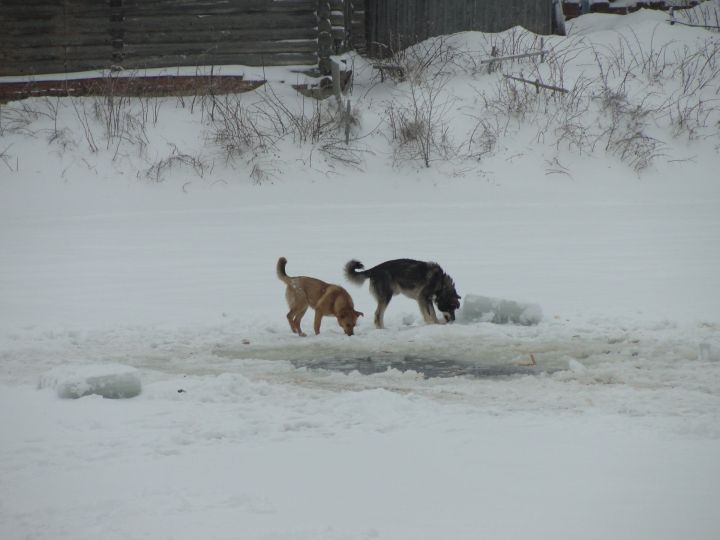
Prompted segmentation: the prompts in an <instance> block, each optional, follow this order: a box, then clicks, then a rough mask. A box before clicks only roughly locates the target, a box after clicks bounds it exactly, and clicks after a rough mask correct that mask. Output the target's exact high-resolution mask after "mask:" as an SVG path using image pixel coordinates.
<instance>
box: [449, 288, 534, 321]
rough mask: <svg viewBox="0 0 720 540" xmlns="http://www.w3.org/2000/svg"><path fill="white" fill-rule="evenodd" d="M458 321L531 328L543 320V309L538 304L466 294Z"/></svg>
mask: <svg viewBox="0 0 720 540" xmlns="http://www.w3.org/2000/svg"><path fill="white" fill-rule="evenodd" d="M457 320H458V322H460V323H472V322H492V323H496V324H508V323H510V324H521V325H524V326H531V325H534V324H538V323H539V322H540V321H541V320H542V309H541V308H540V306H539V305H537V304H526V303H521V302H515V301H513V300H503V299H502V298H490V297H488V296H480V295H476V294H466V295H465V300H464V302H463V305H462V308H460V311H459V312H458V315H457Z"/></svg>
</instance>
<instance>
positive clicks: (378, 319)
mask: <svg viewBox="0 0 720 540" xmlns="http://www.w3.org/2000/svg"><path fill="white" fill-rule="evenodd" d="M363 268H365V267H364V266H363V264H362V263H361V262H360V261H356V260H352V261H350V262H348V263H347V264H346V265H345V277H347V278H348V280H350V281H351V282H353V283H355V284H356V285H362V284H363V283H364V282H365V280H366V279H368V278H369V279H370V292H371V293H372V294H373V296H374V297H375V300H377V303H378V306H377V309H376V310H375V327H377V328H384V325H383V315H384V314H385V309H386V308H387V306H388V304H389V303H390V300H391V299H392V297H393V296H395V295H396V294H400V293H402V294H404V295H405V296H408V297H410V298H413V299H415V300H417V303H418V305H419V306H420V313H421V314H422V316H423V319H424V320H425V322H426V323H438V322H440V321H438V319H437V317H436V315H435V308H433V302H435V304H437V307H438V309H439V310H440V311H441V312H442V313H443V315H444V316H445V321H446V322H450V321H454V320H455V310H456V309H459V308H460V296H459V295H458V293H457V292H456V291H455V283H453V280H452V278H451V277H450V276H448V275H447V274H446V273H445V272H444V271H443V269H442V268H440V265H439V264H437V263H434V262H424V261H414V260H412V259H395V260H393V261H385V262H384V263H381V264H378V265H377V266H375V267H373V268H370V269H369V270H363Z"/></svg>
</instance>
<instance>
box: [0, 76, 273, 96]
mask: <svg viewBox="0 0 720 540" xmlns="http://www.w3.org/2000/svg"><path fill="white" fill-rule="evenodd" d="M264 83H265V81H262V80H258V81H246V80H244V79H243V77H233V76H220V77H204V76H172V77H171V76H161V77H111V78H91V79H70V80H65V81H33V82H31V83H0V102H7V101H13V100H18V99H26V98H29V97H47V96H51V97H66V96H103V95H115V96H130V97H140V96H148V97H160V96H178V95H183V96H188V95H201V94H216V95H217V94H228V93H233V94H235V93H242V92H249V91H251V90H255V89H256V88H258V87H259V86H261V85H263V84H264Z"/></svg>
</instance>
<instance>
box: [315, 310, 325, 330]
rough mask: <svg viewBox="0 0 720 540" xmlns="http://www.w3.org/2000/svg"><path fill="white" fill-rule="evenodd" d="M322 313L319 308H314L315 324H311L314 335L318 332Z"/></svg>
mask: <svg viewBox="0 0 720 540" xmlns="http://www.w3.org/2000/svg"><path fill="white" fill-rule="evenodd" d="M322 318H323V314H322V312H321V311H320V310H318V309H316V310H315V324H314V325H313V328H314V329H315V335H316V336H317V335H318V334H319V333H320V323H321V322H322Z"/></svg>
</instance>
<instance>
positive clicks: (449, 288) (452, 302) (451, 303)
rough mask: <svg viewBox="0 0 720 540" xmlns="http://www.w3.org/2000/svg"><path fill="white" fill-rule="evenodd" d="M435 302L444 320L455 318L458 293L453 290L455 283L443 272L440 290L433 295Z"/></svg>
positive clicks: (458, 302)
mask: <svg viewBox="0 0 720 540" xmlns="http://www.w3.org/2000/svg"><path fill="white" fill-rule="evenodd" d="M435 303H436V304H437V307H438V309H439V310H440V311H441V312H442V314H443V316H444V317H445V322H452V321H454V320H455V310H457V309H460V295H459V294H458V293H457V291H456V290H455V283H454V282H453V280H452V278H451V277H450V276H448V275H447V274H443V277H442V284H441V285H440V290H439V291H438V292H437V294H436V295H435Z"/></svg>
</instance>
